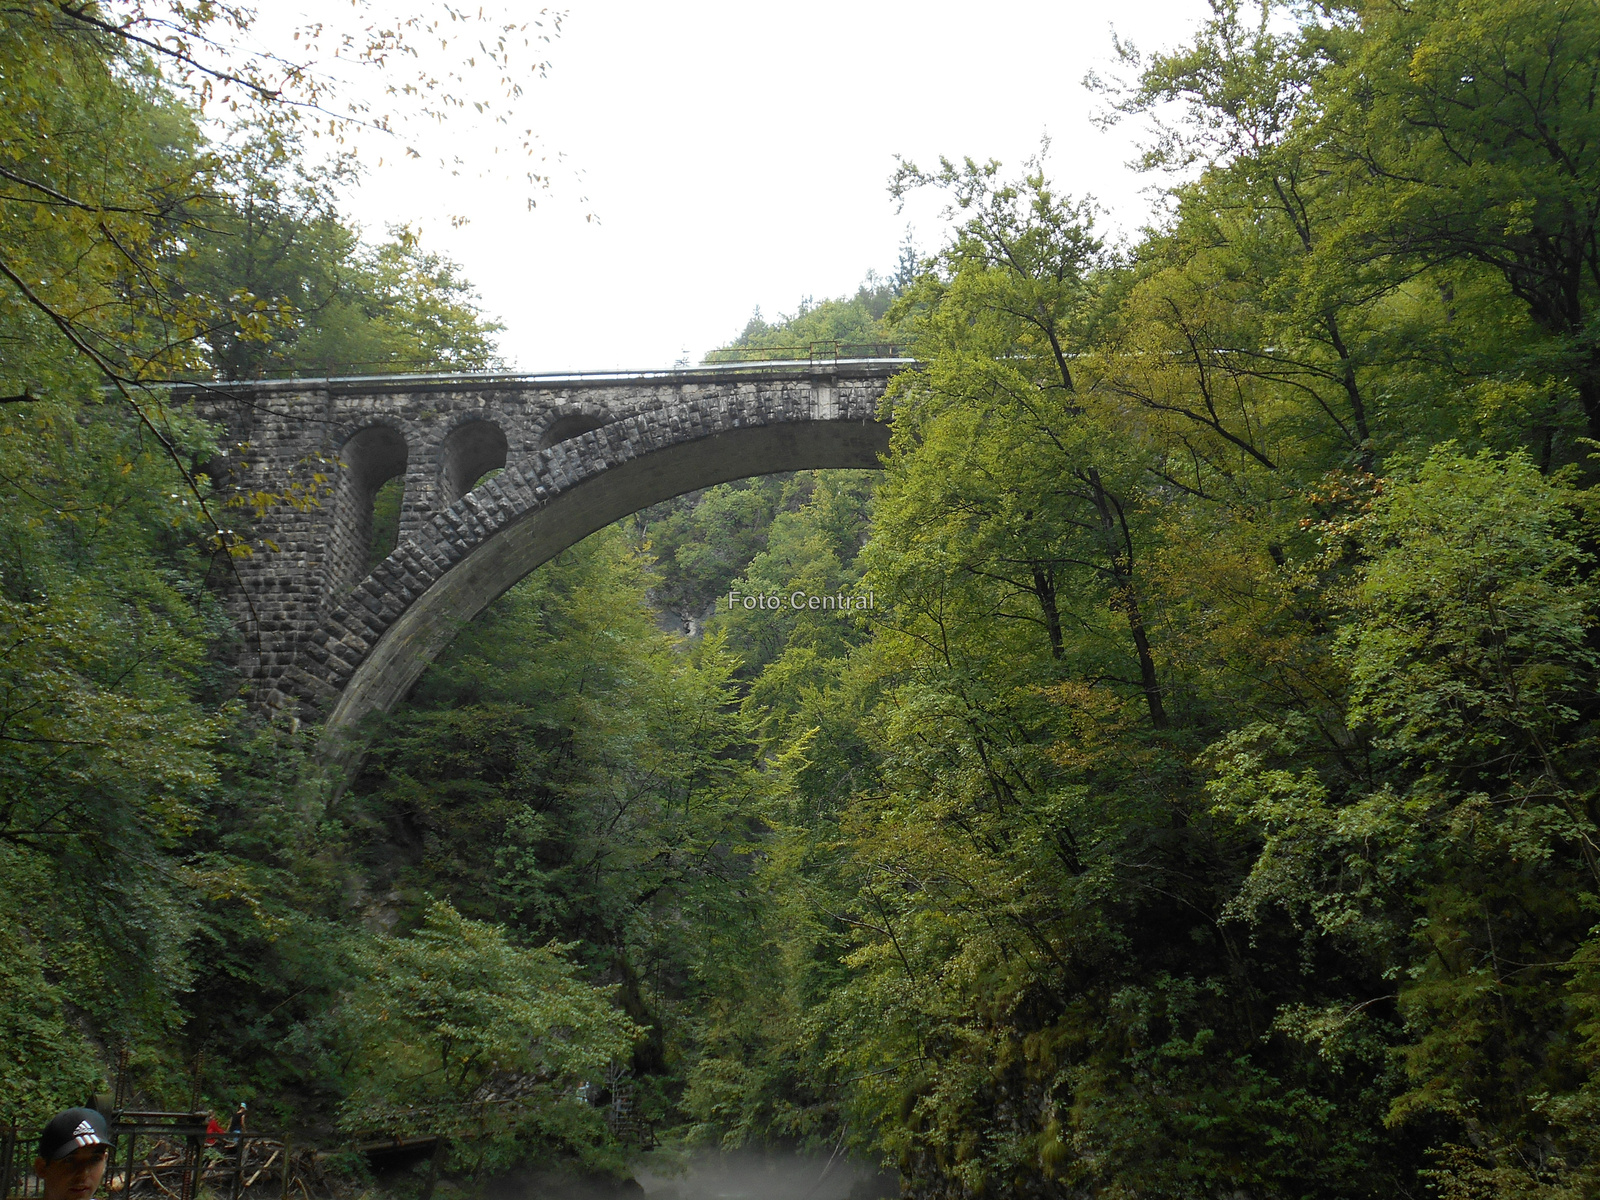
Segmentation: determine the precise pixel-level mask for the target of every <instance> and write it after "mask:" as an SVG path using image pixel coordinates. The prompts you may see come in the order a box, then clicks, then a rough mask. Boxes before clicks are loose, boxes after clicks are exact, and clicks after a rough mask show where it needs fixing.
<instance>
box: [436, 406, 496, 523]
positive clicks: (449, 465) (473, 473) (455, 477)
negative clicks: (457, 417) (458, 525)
mask: <svg viewBox="0 0 1600 1200" xmlns="http://www.w3.org/2000/svg"><path fill="white" fill-rule="evenodd" d="M509 451H510V444H509V443H508V442H507V441H506V435H505V431H504V430H502V429H501V428H500V426H499V425H497V424H495V423H494V422H493V421H489V420H483V419H479V420H473V421H464V422H463V423H462V424H460V425H457V426H456V427H455V428H454V429H452V430H451V431H450V433H449V435H448V436H447V437H446V438H445V439H444V443H443V444H442V445H441V446H440V447H439V492H440V500H441V502H442V503H444V504H447V505H448V504H454V503H455V502H456V501H457V500H459V499H461V497H463V496H465V495H466V494H467V493H468V492H470V491H471V490H472V489H473V488H474V487H476V486H477V484H478V481H479V480H480V479H482V478H483V477H484V476H485V475H487V474H488V473H489V472H490V471H498V470H502V469H503V468H504V467H505V465H506V456H507V454H508V453H509Z"/></svg>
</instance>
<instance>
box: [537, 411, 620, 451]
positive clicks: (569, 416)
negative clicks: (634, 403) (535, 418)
mask: <svg viewBox="0 0 1600 1200" xmlns="http://www.w3.org/2000/svg"><path fill="white" fill-rule="evenodd" d="M605 423H606V420H605V418H604V417H602V416H598V415H596V414H595V413H588V412H568V413H560V414H558V415H557V416H556V418H555V419H554V420H553V421H551V422H550V424H548V425H546V426H545V429H544V432H543V433H542V434H540V435H539V449H541V450H548V449H549V448H550V447H551V446H554V445H556V444H558V443H560V442H565V441H567V440H569V439H570V438H575V437H579V436H581V435H582V434H585V433H590V432H592V431H593V430H596V429H599V428H600V427H601V426H602V425H604V424H605Z"/></svg>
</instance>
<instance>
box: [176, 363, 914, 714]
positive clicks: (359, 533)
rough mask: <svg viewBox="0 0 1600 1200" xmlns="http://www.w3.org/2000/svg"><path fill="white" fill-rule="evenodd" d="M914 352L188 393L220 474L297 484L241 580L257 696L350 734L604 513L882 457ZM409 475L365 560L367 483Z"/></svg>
mask: <svg viewBox="0 0 1600 1200" xmlns="http://www.w3.org/2000/svg"><path fill="white" fill-rule="evenodd" d="M908 365H910V364H908V363H907V362H905V361H903V360H887V359H871V360H853V361H846V360H841V361H837V362H834V361H828V362H825V363H820V364H819V363H752V364H738V365H732V366H716V367H701V368H695V369H690V370H681V371H663V372H654V373H647V374H639V375H615V374H613V375H584V376H579V375H573V376H542V377H541V376H509V375H508V376H481V375H479V376H442V375H434V376H387V377H382V378H376V379H333V380H306V379H294V380H279V381H271V382H259V383H244V384H216V385H191V386H185V387H183V388H180V389H178V390H177V392H176V394H175V395H174V397H173V399H174V402H175V403H178V404H185V405H190V406H192V407H193V409H194V410H195V411H196V413H197V414H198V415H199V416H201V417H202V418H204V419H206V420H208V421H211V422H214V423H216V424H217V425H219V426H220V427H221V428H222V429H223V430H225V432H226V453H225V454H224V455H223V456H222V457H221V458H220V459H219V461H218V462H217V463H215V464H213V465H212V467H211V468H210V471H211V474H212V476H213V478H214V479H216V480H217V481H218V486H219V488H222V489H225V490H230V491H231V493H232V494H233V495H236V496H248V495H249V494H250V493H252V492H256V491H261V492H272V493H277V494H280V495H281V494H283V493H284V492H285V490H286V489H288V490H289V491H290V492H291V493H292V495H293V496H294V497H295V498H296V499H295V502H289V503H286V502H282V501H280V502H277V503H273V504H271V505H270V506H269V507H268V508H267V509H266V512H265V515H264V516H262V517H261V518H260V519H259V520H258V521H256V523H255V526H254V528H253V530H252V534H253V540H254V542H255V545H256V547H257V548H256V550H255V552H254V553H253V554H252V555H250V556H249V557H245V558H240V559H236V560H234V566H235V568H236V570H235V575H234V579H233V581H232V583H231V584H230V585H229V588H228V597H227V598H228V604H229V608H230V612H231V613H232V615H233V616H234V619H235V621H236V622H237V624H238V626H239V628H240V631H241V632H242V634H243V635H244V640H245V647H246V649H245V664H246V670H247V672H248V674H249V676H250V678H251V683H252V697H253V700H254V702H255V703H256V704H258V705H261V706H263V707H268V708H275V709H289V710H291V711H293V712H294V713H295V715H297V716H299V717H301V718H302V719H312V720H323V719H326V720H327V722H328V732H329V734H330V735H334V736H335V738H336V737H337V736H338V735H340V734H341V733H347V732H348V731H349V730H351V729H353V728H354V727H355V726H356V725H357V723H359V722H360V720H361V718H362V717H364V716H365V715H367V714H368V713H370V712H373V711H375V710H387V709H388V708H389V707H391V706H392V705H393V704H394V703H395V702H396V701H398V700H399V699H400V698H401V697H402V696H403V695H404V694H405V693H406V691H407V690H409V688H410V687H411V685H412V684H413V683H414V682H415V681H416V679H417V678H418V677H419V676H420V675H421V674H422V672H423V670H424V669H425V668H426V667H427V664H428V663H429V662H430V661H432V659H433V657H434V656H435V655H436V654H437V653H438V652H439V650H441V649H442V648H443V647H444V646H445V645H446V644H448V642H449V640H450V638H451V637H452V636H453V635H454V633H455V631H456V630H457V629H458V628H460V626H461V623H462V622H464V621H467V620H470V619H471V618H472V617H473V616H474V615H476V614H477V613H478V612H479V611H480V610H481V609H482V608H483V606H484V605H486V604H488V603H489V602H490V601H491V600H493V599H494V598H495V597H496V596H498V595H500V594H501V593H502V592H503V591H505V590H506V589H507V588H508V587H510V586H511V585H512V584H514V583H516V582H517V580H519V579H521V578H522V577H523V576H524V575H526V574H527V573H528V572H529V571H531V570H533V569H534V568H535V567H537V566H538V565H539V564H540V563H543V562H545V561H546V560H548V559H549V558H551V557H553V556H554V555H556V554H558V553H560V552H561V551H562V550H564V549H565V548H566V547H568V546H570V545H572V544H573V543H575V542H577V541H579V540H581V539H582V538H584V537H586V536H587V535H588V534H590V533H593V532H594V531H595V530H597V529H600V528H602V527H604V526H605V525H607V524H609V523H610V522H612V521H615V520H617V519H619V518H621V517H623V516H626V515H627V514H628V513H631V512H635V511H637V510H638V509H640V508H643V507H645V506H646V505H649V504H654V503H657V502H659V501H661V500H665V499H668V498H670V497H672V496H676V495H680V494H682V493H683V492H686V491H692V490H694V489H696V488H702V487H708V486H710V485H712V484H715V483H722V482H726V481H728V480H732V479H740V478H744V477H747V476H751V475H764V474H769V473H771V472H775V471H792V470H802V469H807V468H821V467H875V466H877V465H878V462H879V458H878V456H879V455H880V454H881V453H882V452H883V450H884V449H885V448H886V447H887V445H888V429H887V427H886V426H885V425H883V424H881V423H880V422H878V421H877V420H876V414H877V408H878V402H879V400H880V399H881V397H882V395H883V391H884V388H885V386H886V384H887V382H888V379H889V377H890V376H891V375H893V374H894V373H895V372H896V371H899V370H903V369H905V368H906V367H907V366H908ZM500 468H503V469H500ZM497 469H500V470H498V473H495V474H492V476H491V477H490V478H488V479H484V478H483V477H484V476H485V475H486V474H489V473H492V472H496V471H497ZM394 478H401V479H403V481H404V483H403V488H404V491H403V498H402V501H401V506H400V536H399V544H398V546H397V547H396V549H395V550H394V552H393V553H392V554H390V555H389V556H388V558H386V559H384V560H383V561H382V562H380V563H378V564H377V565H376V566H375V567H373V568H372V569H370V570H369V569H368V568H369V563H370V557H369V554H370V544H371V537H372V518H373V498H374V496H375V495H376V493H377V491H378V489H379V488H380V487H381V486H382V485H383V484H384V483H385V482H386V481H388V480H390V479H394ZM480 480H482V482H480ZM235 511H239V512H245V511H248V509H247V508H245V509H238V510H235Z"/></svg>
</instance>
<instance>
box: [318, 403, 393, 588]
mask: <svg viewBox="0 0 1600 1200" xmlns="http://www.w3.org/2000/svg"><path fill="white" fill-rule="evenodd" d="M408 458H409V448H408V447H407V445H406V439H405V437H404V435H402V434H401V433H400V431H399V430H397V429H394V428H393V427H391V426H389V425H367V426H365V427H363V428H361V429H358V430H356V432H355V433H353V434H351V435H350V437H349V438H348V439H346V441H345V443H344V445H343V446H341V447H340V448H339V450H338V459H339V462H340V464H341V465H340V468H339V475H338V480H337V482H336V483H335V484H334V495H333V522H332V528H331V529H330V530H329V536H328V548H327V555H326V558H325V560H324V561H325V562H326V563H327V572H328V579H327V586H326V591H325V594H327V595H330V596H337V595H340V594H341V593H343V592H344V591H346V590H347V589H348V588H350V587H351V586H353V585H354V584H356V583H358V582H359V581H360V580H361V578H362V577H363V576H365V575H366V574H367V572H368V571H369V570H371V568H372V555H373V550H374V548H375V547H374V538H373V513H374V505H375V501H376V500H377V497H378V492H379V489H381V488H382V487H383V486H384V485H385V484H388V483H389V482H390V481H391V480H394V479H399V480H400V481H401V482H400V483H399V485H398V486H399V487H400V488H401V489H403V488H404V486H405V484H404V479H405V473H406V461H407V459H408ZM401 500H402V497H401V496H395V497H393V504H392V505H391V506H386V508H387V507H393V509H394V516H395V529H394V531H393V538H397V537H398V518H399V510H400V502H401ZM386 515H387V513H386ZM382 532H383V533H384V534H385V535H386V540H392V539H390V538H389V536H388V535H389V534H390V531H389V530H387V529H385V530H383V531H382ZM376 548H377V549H379V550H381V551H382V554H383V555H387V554H388V552H389V551H390V550H391V549H392V548H393V547H392V545H390V546H380V547H376Z"/></svg>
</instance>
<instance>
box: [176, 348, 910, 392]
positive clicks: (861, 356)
mask: <svg viewBox="0 0 1600 1200" xmlns="http://www.w3.org/2000/svg"><path fill="white" fill-rule="evenodd" d="M909 358H910V348H909V347H908V346H906V345H905V344H903V343H900V342H843V341H829V340H823V341H815V342H806V343H804V344H797V345H793V346H733V347H728V348H725V349H722V350H713V351H711V352H710V353H709V354H707V355H706V356H705V358H704V359H702V360H701V361H700V362H698V363H691V362H688V361H687V360H679V361H678V362H677V363H674V364H673V365H672V366H671V367H657V368H653V369H646V370H637V371H628V370H608V371H553V372H548V373H535V374H529V373H525V372H520V371H508V370H494V369H487V370H486V369H484V368H481V367H468V366H463V365H462V364H460V363H451V362H441V361H439V360H438V359H399V358H391V359H377V360H372V361H367V362H330V363H319V364H317V365H315V366H301V367H265V368H261V369H259V370H257V371H256V372H254V373H253V374H252V375H250V376H248V377H246V378H242V379H230V380H227V381H226V382H229V383H245V382H249V381H251V380H260V381H263V382H267V381H273V380H292V379H306V380H345V379H350V380H354V379H367V378H371V379H379V378H383V377H385V376H390V375H393V376H400V375H422V376H427V375H464V376H473V375H479V376H483V377H484V378H485V379H519V378H526V379H530V380H540V379H552V380H556V379H583V378H625V377H634V376H652V375H669V374H672V373H674V372H679V371H693V370H695V369H697V368H700V367H718V366H724V367H726V366H740V365H755V364H759V363H775V364H776V363H794V364H796V365H799V364H801V363H810V364H812V365H815V366H818V367H821V366H826V365H837V364H838V363H840V362H849V361H862V360H866V361H871V360H894V359H901V360H907V361H909ZM165 382H167V383H176V384H184V383H188V384H207V383H218V382H223V381H221V380H218V379H217V378H216V377H214V376H182V377H178V378H174V379H171V380H167V381H165Z"/></svg>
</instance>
